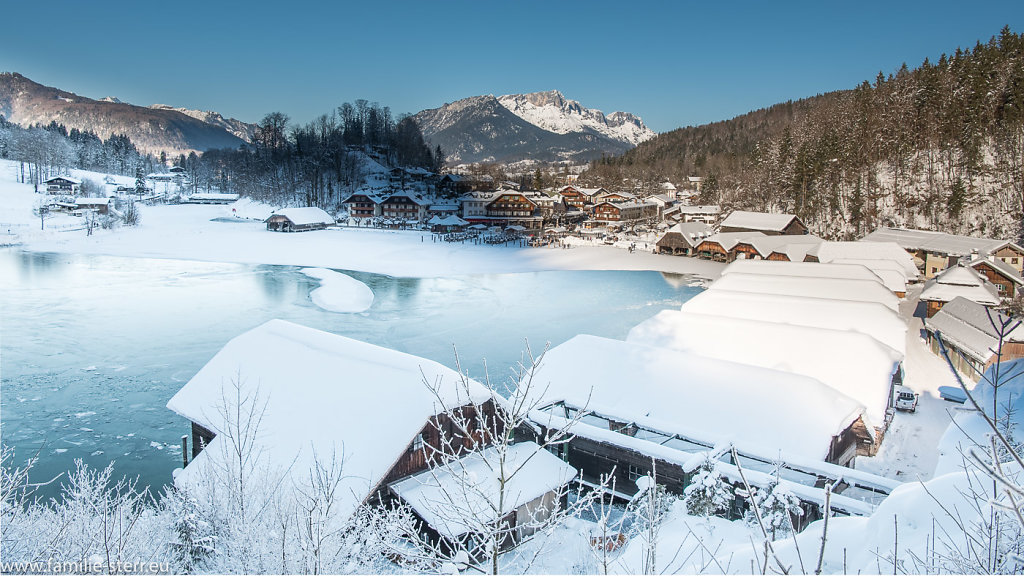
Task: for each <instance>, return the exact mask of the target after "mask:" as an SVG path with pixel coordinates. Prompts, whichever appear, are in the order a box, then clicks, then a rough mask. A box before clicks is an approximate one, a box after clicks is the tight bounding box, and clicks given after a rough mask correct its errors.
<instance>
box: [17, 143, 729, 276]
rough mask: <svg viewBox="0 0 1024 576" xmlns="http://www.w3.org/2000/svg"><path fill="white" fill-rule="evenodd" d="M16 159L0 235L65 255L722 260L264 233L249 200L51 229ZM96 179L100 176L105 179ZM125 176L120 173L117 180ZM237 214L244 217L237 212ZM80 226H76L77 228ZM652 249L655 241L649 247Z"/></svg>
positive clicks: (260, 211) (473, 270)
mask: <svg viewBox="0 0 1024 576" xmlns="http://www.w3.org/2000/svg"><path fill="white" fill-rule="evenodd" d="M16 168H17V163H14V162H9V161H0V197H3V198H4V202H2V203H0V225H3V226H5V227H7V228H9V229H10V234H6V232H7V230H6V229H3V228H0V239H3V240H4V241H3V242H0V243H4V244H17V245H20V246H21V247H22V248H23V249H26V250H31V251H38V252H65V253H83V254H102V255H110V256H129V257H132V256H134V257H145V258H167V259H180V260H201V261H207V262H234V263H246V264H280V265H295V266H309V267H321V268H332V269H340V270H355V271H362V272H372V273H377V274H386V275H389V276H401V277H420V278H429V277H443V276H456V275H466V274H498V273H512V272H535V271H543V270H655V271H661V272H670V273H678V274H695V275H698V276H701V277H703V278H709V279H713V278H717V277H718V274H719V273H720V271H721V270H722V268H723V265H722V264H719V263H716V262H709V261H705V260H697V259H694V258H684V257H677V256H664V255H658V254H653V253H651V252H650V251H643V250H636V251H635V252H629V251H628V250H625V249H622V248H619V247H616V246H604V245H598V244H594V243H588V242H585V241H580V242H579V243H578V244H572V245H571V247H570V248H552V247H545V248H529V247H519V246H511V245H509V246H505V245H488V244H482V245H478V244H473V243H470V242H466V243H448V242H441V241H437V242H435V241H432V240H433V238H432V235H431V234H430V233H429V232H420V231H408V230H405V231H398V230H379V229H368V228H345V227H342V228H335V229H329V230H320V231H314V232H303V233H295V234H282V233H275V232H270V231H268V230H267V229H266V227H265V225H264V224H263V223H262V221H261V220H260V217H261V216H263V215H264V214H266V213H267V207H265V206H261V205H259V204H256V203H252V202H250V201H248V200H241V201H239V202H240V204H239V205H238V206H236V207H235V208H234V210H235V211H234V212H232V207H231V206H216V205H198V204H179V205H156V206H140V207H139V208H140V213H141V218H140V224H139V225H138V226H137V227H134V228H127V227H121V228H117V229H113V230H96V231H94V233H93V235H92V236H86V232H85V231H84V229H78V230H75V229H72V230H70V231H69V230H67V229H65V228H60V229H58V225H60V226H64V225H71V224H75V223H78V222H80V219H78V218H74V217H71V216H62V217H59V218H54V219H51V220H47V221H46V228H47V229H46V230H42V231H41V230H39V228H40V223H39V219H38V218H37V217H35V216H33V215H32V206H33V205H34V203H35V202H37V201H38V199H39V197H41V196H42V195H36V194H34V193H33V191H32V187H31V186H29V185H26V184H18V183H17V182H15V181H14V178H15V173H16ZM102 176H103V175H98V177H97V179H99V180H100V181H102ZM122 178H123V177H122ZM239 215H244V216H246V218H240V217H239ZM80 227H81V225H80V224H79V226H77V228H80ZM652 248H653V247H652Z"/></svg>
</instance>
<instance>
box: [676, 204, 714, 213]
mask: <svg viewBox="0 0 1024 576" xmlns="http://www.w3.org/2000/svg"><path fill="white" fill-rule="evenodd" d="M679 211H680V212H682V213H683V214H719V213H721V212H722V207H721V206H718V205H717V204H700V205H695V206H680V207H679Z"/></svg>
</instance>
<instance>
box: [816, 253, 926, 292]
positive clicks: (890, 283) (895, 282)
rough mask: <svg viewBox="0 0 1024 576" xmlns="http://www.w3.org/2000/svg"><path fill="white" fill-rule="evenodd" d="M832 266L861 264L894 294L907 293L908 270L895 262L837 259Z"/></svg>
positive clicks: (831, 262)
mask: <svg viewBox="0 0 1024 576" xmlns="http://www.w3.org/2000/svg"><path fill="white" fill-rule="evenodd" d="M830 264H859V265H861V266H864V267H865V268H867V269H868V270H871V271H872V272H874V273H875V275H876V276H878V277H879V278H881V279H882V283H883V284H885V287H886V288H888V289H890V290H892V291H893V292H906V291H907V276H906V270H905V269H904V268H903V266H902V265H900V263H899V262H896V261H895V260H869V259H866V258H865V259H860V258H836V259H834V260H832V261H830Z"/></svg>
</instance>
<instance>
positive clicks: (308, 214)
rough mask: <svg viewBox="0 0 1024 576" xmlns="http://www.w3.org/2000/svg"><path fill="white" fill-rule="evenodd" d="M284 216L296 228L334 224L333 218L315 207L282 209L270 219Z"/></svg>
mask: <svg viewBox="0 0 1024 576" xmlns="http://www.w3.org/2000/svg"><path fill="white" fill-rule="evenodd" d="M274 216H284V217H285V218H287V219H289V220H291V222H292V224H295V225H296V226H304V225H308V224H328V225H330V224H334V217H333V216H331V215H330V214H328V213H327V212H324V211H323V210H321V209H320V208H317V207H316V206H305V207H303V208H284V209H281V210H278V211H277V212H275V213H274V214H271V217H274Z"/></svg>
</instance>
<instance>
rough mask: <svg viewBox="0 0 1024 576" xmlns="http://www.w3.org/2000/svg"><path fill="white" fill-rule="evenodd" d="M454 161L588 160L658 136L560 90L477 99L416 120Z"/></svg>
mask: <svg viewBox="0 0 1024 576" xmlns="http://www.w3.org/2000/svg"><path fill="white" fill-rule="evenodd" d="M414 118H415V120H416V122H417V124H419V126H420V130H422V131H423V135H424V137H425V138H426V139H427V140H429V141H430V142H431V143H432V144H435V145H440V146H441V148H442V149H443V150H444V152H445V154H446V155H447V158H448V161H449V162H453V163H468V162H504V163H511V162H522V161H535V162H561V161H570V162H586V161H589V160H592V159H594V158H599V157H601V155H603V154H612V155H617V154H621V153H623V152H625V151H626V150H629V149H631V148H633V147H634V146H636V145H637V143H639V142H642V141H644V140H647V139H648V138H652V137H654V136H655V133H654V131H652V130H650V129H649V128H647V127H646V126H644V124H643V121H642V120H640V118H638V117H636V116H634V115H633V114H629V113H627V112H614V113H612V114H608V115H605V114H603V113H602V112H601V111H600V110H591V109H589V108H586V107H584V106H582V105H581V104H580V103H579V102H576V101H575V100H567V99H566V98H565V97H564V96H562V94H561V93H560V92H558V91H557V90H553V91H550V92H536V93H533V94H511V95H506V96H501V97H499V98H495V97H494V96H491V95H488V96H473V97H470V98H464V99H462V100H458V101H456V102H452V103H450V104H445V105H444V106H441V107H440V108H434V109H430V110H424V111H422V112H420V113H418V114H416V116H414Z"/></svg>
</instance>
